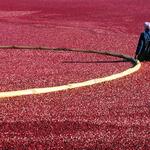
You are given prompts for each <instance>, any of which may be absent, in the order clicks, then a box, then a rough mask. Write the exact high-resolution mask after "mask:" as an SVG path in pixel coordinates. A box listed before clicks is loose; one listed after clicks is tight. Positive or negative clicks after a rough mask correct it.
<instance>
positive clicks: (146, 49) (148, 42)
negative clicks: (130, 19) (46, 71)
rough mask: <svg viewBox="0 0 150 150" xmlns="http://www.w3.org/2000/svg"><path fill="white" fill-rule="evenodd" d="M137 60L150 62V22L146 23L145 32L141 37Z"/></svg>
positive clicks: (136, 55) (136, 54)
mask: <svg viewBox="0 0 150 150" xmlns="http://www.w3.org/2000/svg"><path fill="white" fill-rule="evenodd" d="M135 59H138V60H140V61H144V60H150V22H145V23H144V32H142V33H141V35H140V38H139V42H138V46H137V49H136V53H135Z"/></svg>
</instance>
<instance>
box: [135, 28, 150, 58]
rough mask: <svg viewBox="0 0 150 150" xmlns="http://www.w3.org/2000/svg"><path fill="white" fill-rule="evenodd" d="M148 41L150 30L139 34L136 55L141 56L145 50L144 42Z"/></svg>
mask: <svg viewBox="0 0 150 150" xmlns="http://www.w3.org/2000/svg"><path fill="white" fill-rule="evenodd" d="M148 40H150V30H145V31H144V32H142V33H141V35H140V38H139V42H138V46H137V49H136V55H141V54H142V53H143V52H144V50H145V45H146V42H147V41H148Z"/></svg>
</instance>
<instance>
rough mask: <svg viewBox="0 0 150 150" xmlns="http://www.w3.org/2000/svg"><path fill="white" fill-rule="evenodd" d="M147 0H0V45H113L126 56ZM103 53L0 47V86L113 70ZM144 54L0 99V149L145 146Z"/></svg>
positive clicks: (149, 67)
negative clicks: (41, 90) (135, 65)
mask: <svg viewBox="0 0 150 150" xmlns="http://www.w3.org/2000/svg"><path fill="white" fill-rule="evenodd" d="M148 2H149V0H145V1H139V0H126V1H122V0H116V1H114V0H105V1H104V0H86V2H85V1H83V0H72V1H70V0H61V1H58V0H51V1H50V0H36V1H35V0H13V1H10V0H0V29H1V31H0V45H28V46H33V45H34V46H49V47H64V48H79V49H85V50H86V49H87V50H89V49H93V50H107V51H114V52H117V53H121V54H127V55H130V56H134V52H135V49H136V45H137V42H138V37H139V34H140V32H141V31H142V30H143V28H142V27H143V22H144V21H149V9H150V6H149V5H147V3H148ZM129 67H131V63H130V62H126V61H124V60H123V59H120V58H115V57H111V56H104V55H97V54H83V53H76V52H74V53H71V52H52V51H42V50H23V49H22V50H16V49H0V91H1V92H2V91H12V90H20V89H28V88H34V87H49V86H57V85H63V84H68V83H73V82H81V81H85V80H89V79H93V78H97V77H104V76H108V75H111V74H114V73H118V72H121V71H123V70H126V69H127V68H129ZM149 73H150V62H142V67H141V69H140V70H139V71H138V72H136V73H134V74H132V75H129V76H126V77H124V78H121V79H117V80H114V81H111V82H107V83H102V84H96V85H94V86H89V87H84V88H76V89H72V90H67V91H61V92H54V93H47V94H41V95H30V96H21V97H14V98H11V97H10V98H3V99H0V149H2V150H6V149H8V150H24V149H29V150H36V149H37V150H44V149H45V150H47V149H60V150H62V149H63V150H71V149H75V150H83V149H84V150H94V149H95V150H101V149H116V150H119V149H120V150H122V149H130V150H131V149H137V150H141V149H142V150H148V149H150V144H149V141H150V133H149V131H150V90H149V87H150V76H149Z"/></svg>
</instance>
